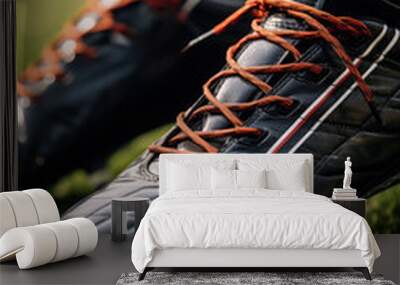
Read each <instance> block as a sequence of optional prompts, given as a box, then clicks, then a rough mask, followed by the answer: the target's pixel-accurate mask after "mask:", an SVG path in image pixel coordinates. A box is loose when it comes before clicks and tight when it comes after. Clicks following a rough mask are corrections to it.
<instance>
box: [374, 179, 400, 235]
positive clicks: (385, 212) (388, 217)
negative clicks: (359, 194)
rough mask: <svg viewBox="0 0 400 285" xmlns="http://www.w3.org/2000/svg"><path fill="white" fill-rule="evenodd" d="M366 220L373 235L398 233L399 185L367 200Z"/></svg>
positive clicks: (399, 224)
mask: <svg viewBox="0 0 400 285" xmlns="http://www.w3.org/2000/svg"><path fill="white" fill-rule="evenodd" d="M367 205H368V206H367V220H368V223H369V224H370V226H371V228H372V231H373V232H374V233H380V234H391V233H400V185H397V186H395V187H392V188H390V189H388V190H386V191H384V192H381V193H379V194H377V195H375V196H373V197H371V198H369V199H368V203H367Z"/></svg>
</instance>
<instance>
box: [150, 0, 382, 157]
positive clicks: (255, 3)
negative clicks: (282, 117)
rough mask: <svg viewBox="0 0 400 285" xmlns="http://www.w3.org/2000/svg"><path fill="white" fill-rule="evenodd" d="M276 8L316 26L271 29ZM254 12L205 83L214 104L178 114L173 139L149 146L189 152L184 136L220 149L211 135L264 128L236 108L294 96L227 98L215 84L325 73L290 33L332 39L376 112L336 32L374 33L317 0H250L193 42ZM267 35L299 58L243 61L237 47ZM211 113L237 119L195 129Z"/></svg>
mask: <svg viewBox="0 0 400 285" xmlns="http://www.w3.org/2000/svg"><path fill="white" fill-rule="evenodd" d="M271 12H274V13H275V12H280V13H285V14H286V15H289V16H290V17H293V18H296V19H299V20H302V21H304V22H305V23H306V24H307V25H308V26H309V27H310V30H290V29H271V30H268V29H266V28H264V27H262V23H263V22H264V21H265V20H266V19H267V18H268V17H269V16H270V13H271ZM248 13H252V15H253V16H254V19H253V21H252V23H251V28H252V30H253V32H251V33H249V34H248V35H246V36H244V37H243V38H241V39H240V40H239V41H238V42H237V43H235V44H234V45H232V46H231V47H230V48H229V49H228V50H227V52H226V61H227V66H228V68H227V69H224V70H222V71H220V72H218V73H217V74H215V75H214V76H212V77H211V78H210V79H209V80H208V81H207V82H206V83H205V84H204V85H203V94H204V96H205V98H207V100H208V101H209V102H210V104H208V105H205V106H201V107H199V108H197V109H195V110H192V111H190V112H188V114H187V115H186V114H185V112H181V113H180V114H179V115H178V116H177V120H176V123H177V126H178V128H179V129H180V131H181V132H180V133H178V134H177V135H175V136H174V137H172V138H171V139H169V140H168V141H167V142H166V143H165V145H151V146H149V151H151V152H155V153H188V152H190V151H187V150H180V149H177V148H176V147H172V146H174V145H175V146H176V145H177V144H178V143H179V142H182V141H184V140H191V141H192V142H193V143H195V144H196V145H198V146H200V147H201V148H202V149H203V150H204V151H205V152H209V153H216V152H218V148H216V147H215V146H213V145H212V144H210V143H209V142H207V141H206V139H211V138H221V137H226V136H240V135H258V134H261V131H260V130H259V129H257V128H250V127H246V126H245V125H244V123H243V121H242V120H241V119H240V118H239V117H238V116H237V115H236V114H235V111H244V110H249V109H252V108H256V107H261V106H266V105H268V104H271V103H275V104H279V105H281V106H284V107H290V106H291V105H292V104H293V100H292V99H291V98H288V97H282V96H277V95H268V96H265V97H262V98H261V99H258V100H254V101H250V102H244V103H222V102H220V101H219V100H218V99H217V98H216V97H215V96H214V94H213V93H212V91H211V87H212V86H213V85H214V84H215V83H216V82H217V81H218V80H220V79H223V78H227V77H232V76H240V77H241V78H243V79H244V80H246V81H247V82H249V83H250V84H252V85H254V86H256V87H257V88H259V89H260V90H261V91H262V92H264V93H265V94H268V92H270V91H271V89H272V87H271V86H270V85H269V84H267V83H266V82H264V81H263V80H261V79H260V78H258V77H257V75H260V74H271V73H284V72H299V71H303V70H307V71H309V72H312V73H315V74H319V73H321V72H322V70H323V68H322V67H321V66H320V65H318V64H315V63H311V62H304V61H301V56H302V54H301V52H300V51H299V50H298V49H297V48H296V46H295V45H293V44H291V43H290V42H289V41H288V40H286V39H285V38H293V39H317V38H319V39H323V40H324V41H326V42H327V43H328V44H329V45H330V46H331V47H332V49H333V50H334V52H335V53H336V54H337V56H338V57H339V58H340V59H341V60H342V61H343V63H344V64H345V66H346V67H347V68H348V70H349V72H350V73H351V75H352V76H353V77H354V78H355V81H356V83H357V85H358V87H359V88H360V90H361V91H362V93H363V95H364V98H365V100H366V101H367V102H368V104H369V106H370V107H371V110H372V111H373V113H374V114H376V109H375V105H374V104H373V94H372V92H371V90H370V89H369V87H368V85H367V84H366V82H365V81H364V79H363V78H362V76H361V74H360V72H359V71H358V69H357V67H356V66H355V65H354V64H353V62H352V60H351V58H350V56H349V55H348V54H347V53H346V51H345V49H344V48H343V46H342V44H341V43H340V42H339V40H338V39H337V38H336V37H335V36H334V35H332V32H331V31H333V30H335V31H337V30H339V31H342V32H346V33H350V34H352V35H354V36H361V35H370V32H369V30H368V28H367V26H366V25H365V24H363V23H362V22H360V21H357V20H355V19H353V18H350V17H337V16H333V15H331V14H329V13H327V12H324V11H321V10H318V9H316V8H313V7H311V6H308V5H305V4H302V3H297V2H293V1H290V0H248V1H246V3H245V4H244V6H242V7H241V8H240V9H238V10H237V11H236V12H234V13H233V14H232V15H230V16H229V17H228V18H226V19H225V20H224V21H223V22H221V23H220V24H218V25H217V26H215V27H214V28H213V29H212V30H211V31H209V32H207V33H205V34H203V35H202V36H200V37H198V38H196V39H195V40H193V41H192V42H191V43H189V46H192V45H194V44H197V43H198V42H199V41H202V40H204V39H205V38H206V37H208V36H211V35H217V34H220V33H222V32H223V31H224V30H225V29H226V28H227V27H228V26H230V25H232V24H233V23H235V22H236V21H238V20H239V19H240V18H241V17H242V16H243V15H244V14H248ZM259 39H265V40H267V41H269V42H272V43H274V44H276V45H279V46H280V47H282V48H283V49H285V50H287V51H289V52H290V53H291V54H292V55H293V58H294V59H295V60H294V62H292V63H284V64H274V65H261V66H250V67H243V66H240V65H239V64H238V62H237V61H236V60H235V57H236V55H237V53H238V52H239V51H240V50H241V48H242V47H243V46H244V45H245V44H247V43H249V42H252V41H255V40H259ZM205 113H216V114H222V115H223V116H224V117H225V118H226V119H227V120H228V121H229V122H230V124H231V125H232V127H230V128H225V129H218V130H210V131H194V130H192V129H191V128H190V127H189V126H188V125H189V124H190V122H192V121H193V120H194V119H195V118H197V117H198V116H200V115H202V114H205Z"/></svg>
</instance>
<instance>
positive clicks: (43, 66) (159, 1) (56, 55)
mask: <svg viewBox="0 0 400 285" xmlns="http://www.w3.org/2000/svg"><path fill="white" fill-rule="evenodd" d="M139 1H145V0H88V3H87V5H86V6H85V8H83V9H82V10H81V11H80V13H79V14H78V15H77V17H75V18H74V19H73V20H72V21H70V22H68V23H67V24H66V25H65V26H64V28H63V29H62V32H61V34H60V35H59V36H58V37H57V39H56V40H54V41H53V42H52V43H51V44H50V45H49V46H48V47H47V48H46V49H44V50H43V52H42V56H41V59H40V62H38V63H34V64H32V65H31V66H29V67H28V68H27V69H26V70H25V71H24V72H23V74H22V75H21V76H20V79H19V82H17V91H18V94H19V95H20V96H26V97H30V98H35V97H37V96H38V94H36V93H34V92H32V91H30V90H29V88H26V86H24V84H23V82H28V83H29V82H38V81H41V80H43V79H45V78H49V77H50V78H59V77H61V76H63V75H64V70H63V67H62V62H63V61H64V62H68V61H70V60H69V58H70V57H71V56H73V57H75V56H76V55H84V56H87V57H89V58H95V57H96V49H95V48H93V47H90V46H88V45H87V44H85V42H84V41H83V40H82V38H83V37H84V36H85V35H87V34H90V33H97V32H103V31H109V30H111V31H115V32H119V33H122V34H127V35H129V34H130V31H129V27H128V26H127V25H126V24H123V23H118V22H116V21H115V19H114V16H113V13H112V12H113V11H114V10H117V9H120V8H123V7H126V6H128V5H130V4H132V3H135V2H139ZM146 2H147V4H148V5H149V6H150V7H152V8H154V9H159V10H161V9H165V8H168V7H171V6H178V5H179V4H180V3H181V0H146ZM90 15H92V16H93V18H85V17H87V16H90ZM85 19H86V21H89V22H86V26H85V23H82V21H85ZM79 23H81V24H83V27H80V24H79ZM63 44H67V45H69V46H68V47H67V49H66V50H67V52H65V51H63V49H61V45H63Z"/></svg>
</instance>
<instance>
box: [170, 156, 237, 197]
mask: <svg viewBox="0 0 400 285" xmlns="http://www.w3.org/2000/svg"><path fill="white" fill-rule="evenodd" d="M205 157H206V156H205ZM166 167H167V177H166V191H168V192H169V191H187V190H189V191H190V190H198V191H203V190H208V191H210V190H211V188H212V187H211V168H215V169H232V170H233V169H235V168H236V161H235V160H217V161H213V160H210V159H208V160H207V159H204V161H196V162H190V161H179V160H176V161H168V162H167V165H166Z"/></svg>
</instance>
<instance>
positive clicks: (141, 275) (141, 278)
mask: <svg viewBox="0 0 400 285" xmlns="http://www.w3.org/2000/svg"><path fill="white" fill-rule="evenodd" d="M147 271H148V270H147V268H145V269H144V270H143V272H142V273H140V274H139V278H138V281H142V280H143V279H144V277H145V276H146V273H147Z"/></svg>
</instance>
